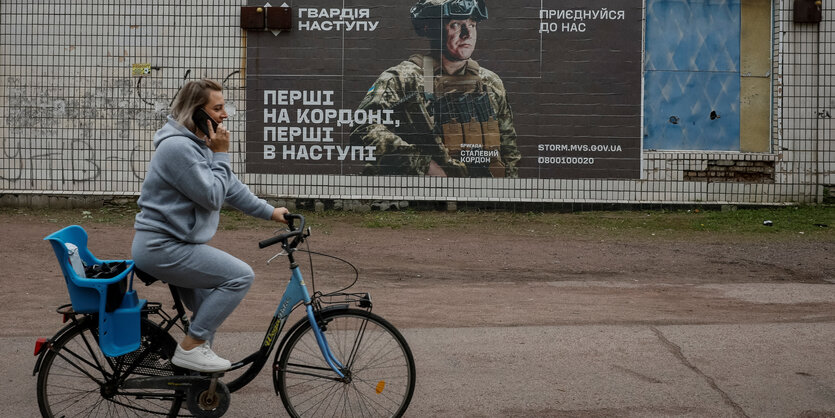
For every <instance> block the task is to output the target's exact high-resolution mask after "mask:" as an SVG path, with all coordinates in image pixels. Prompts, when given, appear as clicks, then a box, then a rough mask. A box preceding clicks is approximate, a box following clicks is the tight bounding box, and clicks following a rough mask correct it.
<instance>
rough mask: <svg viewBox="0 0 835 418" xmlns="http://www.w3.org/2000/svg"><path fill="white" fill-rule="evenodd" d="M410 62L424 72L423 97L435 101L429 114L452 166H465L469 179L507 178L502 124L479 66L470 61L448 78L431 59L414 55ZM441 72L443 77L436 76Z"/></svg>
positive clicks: (430, 107)
mask: <svg viewBox="0 0 835 418" xmlns="http://www.w3.org/2000/svg"><path fill="white" fill-rule="evenodd" d="M409 60H410V61H412V62H413V63H415V64H417V65H419V66H421V67H422V68H423V81H424V93H425V94H426V95H427V97H434V99H435V100H433V101H432V103H431V105H430V106H429V109H427V110H428V111H429V113H430V115H431V116H432V119H433V121H434V123H435V133H436V134H437V135H439V136H441V137H442V138H443V146H444V148H446V151H447V153H449V156H450V158H451V159H452V161H450V162H449V163H450V165H451V166H456V167H460V166H461V165H462V164H463V165H464V166H465V167H466V172H467V174H466V175H467V176H469V177H491V176H492V177H504V176H505V165H504V163H502V161H501V154H500V152H501V150H500V149H501V133H500V131H499V123H498V121H497V120H496V111H495V109H493V105H492V103H491V102H490V97H489V95H488V94H487V88H486V86H485V85H484V83H483V82H482V81H481V76H480V75H479V69H480V67H479V66H478V63H477V62H475V61H474V60H471V59H470V60H467V67H466V70H465V71H464V73H463V74H460V75H447V74H443V72H442V71H440V68H436V66H435V60H434V59H432V57H429V56H421V55H414V56H412V57H411V58H410V59H409ZM439 72H440V73H441V74H442V75H440V76H436V75H435V74H437V73H439Z"/></svg>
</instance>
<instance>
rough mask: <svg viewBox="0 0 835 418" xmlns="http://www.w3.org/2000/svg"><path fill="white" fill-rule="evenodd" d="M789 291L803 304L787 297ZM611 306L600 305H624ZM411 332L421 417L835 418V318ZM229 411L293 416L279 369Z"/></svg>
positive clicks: (4, 356)
mask: <svg viewBox="0 0 835 418" xmlns="http://www.w3.org/2000/svg"><path fill="white" fill-rule="evenodd" d="M497 286H499V287H500V285H497ZM588 286H591V287H600V288H601V289H604V290H605V289H606V285H605V284H602V283H600V284H597V285H596V284H594V283H591V284H588ZM716 286H719V287H721V285H716ZM609 289H610V291H611V292H617V291H618V288H617V287H612V286H610V287H609ZM726 290H727V292H724V293H721V292H720V293H719V294H720V295H725V296H721V297H737V298H745V299H746V300H747V301H748V302H752V301H753V302H757V303H756V304H754V305H752V306H759V305H762V306H771V305H774V304H775V303H783V304H786V303H788V304H792V305H797V306H802V305H804V304H808V303H811V302H814V303H818V304H821V303H822V302H823V303H824V304H823V305H821V306H832V303H833V302H835V285H828V284H792V285H790V286H789V287H783V288H779V289H778V290H777V291H775V288H774V286H773V285H767V284H757V283H750V284H744V285H734V286H732V287H728V289H726ZM496 291H497V292H500V291H501V288H497V289H496ZM782 294H791V297H790V298H787V299H785V300H783V301H775V300H774V298H779V297H780V296H781V295H782ZM606 301H607V299H601V303H600V305H599V306H591V307H589V308H590V309H596V310H606V309H611V308H612V307H611V306H610V305H608V302H606ZM709 305H710V304H708V305H707V306H709ZM647 319H651V318H647ZM57 325H58V323H57V322H56V329H57ZM402 331H403V333H404V335H405V336H406V338H407V339H408V341H409V343H410V345H411V347H412V349H413V351H414V354H415V359H416V362H417V373H418V376H417V382H418V383H417V389H416V392H415V396H414V399H413V401H412V404H411V407H410V408H409V410H408V412H407V416H409V417H803V418H812V417H817V418H820V417H835V319H833V312H831V311H830V312H819V314H815V315H810V316H809V317H808V318H805V319H804V318H798V317H792V318H790V319H788V320H787V319H786V318H782V317H780V316H775V317H773V318H771V319H770V320H768V319H765V320H762V319H760V320H757V321H751V320H750V319H746V320H745V321H739V323H737V322H736V321H734V318H725V320H724V321H722V323H713V324H711V323H705V324H667V325H664V324H653V323H652V321H643V322H642V321H627V322H625V323H622V324H618V323H612V324H586V323H582V321H578V323H576V324H571V323H568V324H565V325H558V326H542V325H516V326H508V327H502V326H490V327H460V328H441V327H428V328H407V329H403V330H402ZM35 339H36V336H35V335H32V336H26V335H24V336H13V337H12V336H6V337H2V338H0V365H2V370H3V374H2V381H0V386H2V393H3V394H4V395H5V398H6V401H5V404H6V407H4V409H3V411H2V412H0V416H3V417H19V418H25V417H36V416H38V412H37V400H36V395H35V381H36V378H35V377H33V376H32V366H33V365H34V360H35V358H34V357H33V356H32V350H33V347H34V341H35ZM260 339H261V334H260V333H254V332H225V333H221V334H219V336H218V337H217V340H216V343H215V348H216V350H217V351H218V352H219V353H224V354H227V356H228V357H230V358H240V357H243V355H245V354H248V350H247V349H245V348H244V347H254V346H255V345H257V344H258V342H259V341H260ZM226 416H229V417H267V416H285V413H284V410H283V407H282V405H281V401H280V399H279V398H278V397H277V396H275V395H274V393H273V389H272V383H271V381H270V374H269V372H268V371H262V373H261V375H259V376H258V378H257V379H256V380H255V381H254V382H253V383H252V384H251V385H250V386H248V387H246V388H244V389H242V390H241V391H239V392H237V393H235V394H233V396H232V405H231V407H230V410H229V412H228V413H227V415H226Z"/></svg>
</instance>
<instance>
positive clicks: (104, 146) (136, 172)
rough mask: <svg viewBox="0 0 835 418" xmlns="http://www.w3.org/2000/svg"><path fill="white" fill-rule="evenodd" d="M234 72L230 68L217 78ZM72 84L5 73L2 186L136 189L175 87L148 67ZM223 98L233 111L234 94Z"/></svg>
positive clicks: (185, 78) (189, 73)
mask: <svg viewBox="0 0 835 418" xmlns="http://www.w3.org/2000/svg"><path fill="white" fill-rule="evenodd" d="M156 70H159V69H156ZM238 72H239V71H238V70H234V71H231V72H230V73H229V74H228V75H227V76H226V77H225V78H224V79H223V80H222V81H223V83H224V85H227V84H228V83H229V82H230V78H232V77H233V76H234V75H235V74H237V73H238ZM191 76H192V70H184V72H183V74H182V77H180V78H179V79H180V86H181V85H182V83H184V82H185V81H188V79H189V78H190V77H191ZM71 83H72V84H71V85H67V86H56V85H51V86H49V87H44V86H41V85H30V84H27V81H26V80H25V79H23V78H21V77H8V78H7V79H6V91H7V97H6V100H7V103H8V106H7V107H6V108H5V114H4V115H2V116H3V118H2V127H4V128H5V131H6V135H3V138H2V144H0V147H1V148H0V153H2V154H0V155H2V161H0V181H2V182H3V183H4V186H3V187H4V188H6V189H28V190H32V189H46V190H48V189H55V190H63V189H67V188H70V189H72V188H73V187H84V185H85V184H89V183H91V182H96V181H99V182H102V183H103V184H96V185H95V187H96V188H98V189H102V190H107V189H109V188H112V183H113V182H114V181H122V182H130V183H135V184H136V186H135V187H134V189H135V190H136V191H138V190H139V184H141V182H142V180H143V179H144V177H145V171H146V169H147V163H148V161H149V160H150V156H151V147H152V146H151V138H152V137H153V133H154V131H155V130H157V129H159V127H160V126H162V125H163V124H164V123H165V118H166V116H167V114H168V110H169V109H170V107H171V104H172V103H173V101H174V99H175V98H176V96H177V94H178V93H179V87H177V88H176V89H172V88H167V87H166V86H165V85H164V80H162V79H159V78H154V77H153V74H151V75H149V76H146V77H132V78H130V77H125V78H109V79H102V78H97V79H93V78H90V79H85V78H74V79H72V80H71ZM227 105H228V107H229V112H230V114H231V115H234V114H235V113H236V109H235V108H236V105H235V102H234V100H229V101H228V102H227ZM123 189H124V187H123Z"/></svg>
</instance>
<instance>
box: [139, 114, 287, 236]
mask: <svg viewBox="0 0 835 418" xmlns="http://www.w3.org/2000/svg"><path fill="white" fill-rule="evenodd" d="M154 147H155V149H156V152H155V153H154V156H153V158H151V163H150V165H149V166H148V174H147V175H146V176H145V181H144V182H143V183H142V193H141V195H140V197H139V201H138V204H139V209H140V210H141V212H139V214H137V215H136V222H135V223H134V228H136V229H137V230H139V231H151V232H158V233H163V234H167V235H170V236H172V237H174V238H176V239H178V240H180V241H184V242H190V243H194V244H204V243H206V242H209V240H211V239H212V237H213V236H214V235H215V232H216V231H217V224H218V220H219V218H220V208H221V207H222V206H223V204H224V202H225V203H228V204H229V205H231V206H232V207H234V208H237V209H239V210H240V211H242V212H244V213H246V214H247V215H252V216H255V217H258V218H263V219H270V217H271V216H272V214H273V209H274V208H273V206H272V205H270V204H268V203H267V202H266V201H265V200H263V199H259V198H258V197H257V196H255V195H254V194H253V193H252V192H250V191H249V188H247V186H246V185H244V184H243V183H241V181H240V180H238V177H236V176H235V174H234V173H232V166H231V165H230V164H229V154H228V153H225V152H212V150H210V149H209V147H208V146H206V144H205V142H204V141H203V140H202V139H200V138H198V137H197V136H196V135H194V133H192V132H191V131H189V130H188V129H187V128H186V127H184V126H183V125H181V124H180V123H178V122H177V121H175V120H174V119H172V118H171V117H170V116H169V117H168V123H166V124H165V126H163V127H162V129H160V130H159V131H157V133H156V135H154Z"/></svg>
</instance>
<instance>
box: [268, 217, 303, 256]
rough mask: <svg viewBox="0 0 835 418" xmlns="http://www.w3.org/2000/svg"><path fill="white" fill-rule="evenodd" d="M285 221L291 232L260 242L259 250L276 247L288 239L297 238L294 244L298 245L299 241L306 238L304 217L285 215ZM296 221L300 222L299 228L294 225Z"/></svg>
mask: <svg viewBox="0 0 835 418" xmlns="http://www.w3.org/2000/svg"><path fill="white" fill-rule="evenodd" d="M284 219H286V220H287V226H288V227H289V228H290V231H289V232H285V233H283V234H279V235H276V236H274V237H272V238H267V239H265V240H263V241H261V242H259V243H258V248H267V247H269V246H270V245H274V244H276V243H279V242H286V241H287V239H288V238H295V239H294V240H293V244H298V242H297V241H299V239H300V238H302V237H303V236H304V224H305V222H304V216H302V215H300V214H298V213H285V214H284ZM296 219H298V220H299V227H298V228H296V227H295V225H294V223H295V222H294V220H296ZM291 247H295V245H291Z"/></svg>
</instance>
